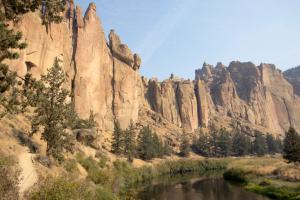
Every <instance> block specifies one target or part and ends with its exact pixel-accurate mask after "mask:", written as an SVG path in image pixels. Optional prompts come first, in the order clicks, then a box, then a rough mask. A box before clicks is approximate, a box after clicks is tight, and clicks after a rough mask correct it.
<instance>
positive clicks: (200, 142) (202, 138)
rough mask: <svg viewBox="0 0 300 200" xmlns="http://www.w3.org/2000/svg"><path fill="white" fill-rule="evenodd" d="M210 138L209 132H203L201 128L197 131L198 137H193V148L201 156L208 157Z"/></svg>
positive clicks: (210, 154) (209, 153) (209, 154)
mask: <svg viewBox="0 0 300 200" xmlns="http://www.w3.org/2000/svg"><path fill="white" fill-rule="evenodd" d="M210 142H211V139H210V136H209V134H205V133H204V132H203V131H202V129H200V130H199V132H198V138H195V139H194V142H193V148H194V149H195V151H196V152H197V153H199V154H200V155H202V156H206V157H210V156H212V153H211V144H210Z"/></svg>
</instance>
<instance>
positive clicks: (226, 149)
mask: <svg viewBox="0 0 300 200" xmlns="http://www.w3.org/2000/svg"><path fill="white" fill-rule="evenodd" d="M217 146H218V155H219V156H222V157H227V156H230V155H231V153H232V138H231V135H230V133H229V132H228V131H227V130H226V129H224V128H222V129H221V130H220V134H219V136H218V139H217Z"/></svg>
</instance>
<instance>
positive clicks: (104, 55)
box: [74, 4, 113, 130]
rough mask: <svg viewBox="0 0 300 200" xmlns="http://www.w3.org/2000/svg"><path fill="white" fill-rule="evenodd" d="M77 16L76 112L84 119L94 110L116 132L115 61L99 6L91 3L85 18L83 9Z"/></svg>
mask: <svg viewBox="0 0 300 200" xmlns="http://www.w3.org/2000/svg"><path fill="white" fill-rule="evenodd" d="M76 13H77V14H76V15H77V17H76V18H77V24H78V27H77V36H76V38H77V40H76V47H75V48H76V50H75V70H76V77H75V81H74V94H75V109H76V111H77V112H78V114H79V116H80V117H82V118H88V117H89V113H90V111H93V112H94V114H95V119H96V120H97V122H98V124H99V127H100V128H101V129H104V130H106V129H108V130H112V129H113V113H112V102H113V86H112V79H113V62H112V57H111V55H110V51H109V48H108V47H107V44H106V40H105V35H104V31H103V28H102V26H101V21H100V20H99V18H98V17H97V15H96V6H95V4H90V6H89V8H88V10H87V11H86V13H85V16H84V17H83V18H82V14H81V9H80V8H79V7H77V9H76Z"/></svg>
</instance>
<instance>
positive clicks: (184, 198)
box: [139, 176, 270, 200]
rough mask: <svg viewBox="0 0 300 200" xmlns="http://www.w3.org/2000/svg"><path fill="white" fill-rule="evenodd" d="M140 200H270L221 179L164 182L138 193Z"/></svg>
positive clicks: (204, 178) (205, 178)
mask: <svg viewBox="0 0 300 200" xmlns="http://www.w3.org/2000/svg"><path fill="white" fill-rule="evenodd" d="M139 199H141V200H152V199H155V200H270V199H268V198H266V197H263V196H260V195H257V194H254V193H251V192H248V191H246V190H244V189H243V188H242V187H241V186H239V185H236V184H232V183H230V182H227V181H225V180H224V179H223V178H222V177H219V176H218V177H203V178H190V179H187V180H186V179H185V180H177V181H174V180H167V181H166V180H165V181H164V182H161V183H157V184H154V185H152V186H149V187H147V188H145V189H144V190H143V191H142V192H140V195H139Z"/></svg>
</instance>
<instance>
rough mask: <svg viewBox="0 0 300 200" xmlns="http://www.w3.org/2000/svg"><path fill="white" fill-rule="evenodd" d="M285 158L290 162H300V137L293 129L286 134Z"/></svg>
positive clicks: (284, 144)
mask: <svg viewBox="0 0 300 200" xmlns="http://www.w3.org/2000/svg"><path fill="white" fill-rule="evenodd" d="M283 158H285V159H286V160H288V161H289V162H300V136H299V134H298V133H297V132H296V130H295V129H294V128H292V127H290V128H289V130H288V132H286V134H285V138H284V141H283Z"/></svg>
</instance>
